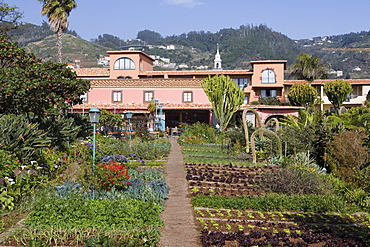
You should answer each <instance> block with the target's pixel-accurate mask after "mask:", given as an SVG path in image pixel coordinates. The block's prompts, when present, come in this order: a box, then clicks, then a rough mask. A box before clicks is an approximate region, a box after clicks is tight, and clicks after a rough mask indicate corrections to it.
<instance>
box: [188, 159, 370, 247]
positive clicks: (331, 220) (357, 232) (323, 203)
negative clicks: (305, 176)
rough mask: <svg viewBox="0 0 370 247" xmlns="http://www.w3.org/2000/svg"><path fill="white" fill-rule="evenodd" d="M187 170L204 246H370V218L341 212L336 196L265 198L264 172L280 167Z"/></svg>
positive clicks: (198, 166) (196, 166)
mask: <svg viewBox="0 0 370 247" xmlns="http://www.w3.org/2000/svg"><path fill="white" fill-rule="evenodd" d="M185 168H186V171H187V177H186V178H187V180H188V184H189V191H190V193H191V196H192V203H193V206H194V216H195V219H196V220H195V221H196V225H197V228H198V229H199V231H200V232H201V236H200V238H201V243H202V245H203V246H314V247H317V246H333V247H334V246H361V247H362V246H370V238H369V236H370V217H369V214H366V213H354V214H350V213H340V212H344V209H346V210H347V208H346V204H345V202H343V201H341V200H340V199H339V198H338V197H336V196H335V195H315V194H313V195H302V196H299V195H292V196H287V195H279V194H272V195H263V197H262V195H261V194H259V192H258V190H257V188H256V187H257V186H258V185H259V184H260V182H261V181H262V180H261V179H263V176H262V174H263V173H264V172H272V173H274V172H276V171H277V169H279V167H277V166H261V167H246V166H234V165H232V164H230V165H223V166H218V165H211V164H189V163H187V164H185ZM211 205H213V206H211ZM211 207H212V208H211ZM252 208H253V209H254V210H251V209H252ZM269 208H270V209H269ZM342 209H343V211H342ZM258 210H259V211H258ZM279 210H281V211H279ZM332 212H336V213H332Z"/></svg>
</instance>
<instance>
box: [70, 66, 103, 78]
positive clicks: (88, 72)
mask: <svg viewBox="0 0 370 247" xmlns="http://www.w3.org/2000/svg"><path fill="white" fill-rule="evenodd" d="M73 71H75V72H76V74H77V76H108V77H109V68H74V69H73Z"/></svg>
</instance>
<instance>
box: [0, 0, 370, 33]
mask: <svg viewBox="0 0 370 247" xmlns="http://www.w3.org/2000/svg"><path fill="white" fill-rule="evenodd" d="M3 1H4V2H6V3H9V4H10V5H11V6H17V7H19V10H20V11H21V12H23V15H24V18H23V21H24V22H29V23H33V24H36V25H40V24H41V23H42V21H43V20H45V21H47V18H46V17H45V16H44V17H42V16H41V14H40V13H41V7H42V4H41V2H39V1H38V0H3ZM76 2H77V8H76V9H74V10H72V12H71V15H70V17H69V22H70V26H69V29H71V30H75V31H76V32H77V33H78V34H79V35H80V36H81V37H82V38H83V39H86V40H90V39H92V38H97V37H98V35H101V34H105V33H107V34H111V35H114V36H117V37H120V38H121V39H124V40H126V39H134V38H136V35H137V33H138V32H139V31H142V30H145V29H149V30H151V31H155V32H158V33H160V34H162V35H163V36H169V35H179V34H182V33H188V32H190V31H210V32H217V31H219V30H220V29H223V28H234V29H236V28H239V26H241V25H248V24H253V25H259V24H265V25H267V26H268V27H269V28H271V29H272V30H274V31H277V32H280V33H282V34H285V35H287V36H288V37H289V38H292V39H305V38H313V37H318V36H330V35H338V34H345V33H350V32H360V31H369V30H370V14H369V10H370V1H369V0H351V1H350V0H310V1H307V0H263V1H256V0H254V1H250V0H103V1H102V0H76Z"/></svg>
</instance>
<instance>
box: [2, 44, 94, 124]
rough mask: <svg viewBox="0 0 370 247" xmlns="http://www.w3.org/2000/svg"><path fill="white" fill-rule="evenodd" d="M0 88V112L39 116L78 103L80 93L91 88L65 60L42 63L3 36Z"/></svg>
mask: <svg viewBox="0 0 370 247" xmlns="http://www.w3.org/2000/svg"><path fill="white" fill-rule="evenodd" d="M0 88H1V90H0V114H8V113H14V114H27V115H31V116H37V117H39V118H42V117H44V116H46V115H48V116H50V115H58V114H60V111H61V110H62V111H63V110H65V109H68V108H70V107H71V106H73V105H76V104H81V103H82V100H81V98H80V96H81V95H82V94H84V93H86V92H87V91H88V90H89V89H90V81H85V80H81V79H76V73H75V72H73V71H72V70H71V69H69V68H66V66H65V64H61V63H54V62H46V63H41V61H40V60H39V59H36V58H35V57H34V56H33V55H32V54H27V53H26V52H25V51H24V49H23V48H19V47H17V44H16V43H15V42H9V41H7V40H6V39H2V40H1V41H0ZM66 102H67V104H66Z"/></svg>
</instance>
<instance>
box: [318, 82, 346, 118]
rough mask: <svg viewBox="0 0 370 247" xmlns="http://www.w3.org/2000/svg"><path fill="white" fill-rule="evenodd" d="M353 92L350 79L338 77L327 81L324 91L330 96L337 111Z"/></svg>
mask: <svg viewBox="0 0 370 247" xmlns="http://www.w3.org/2000/svg"><path fill="white" fill-rule="evenodd" d="M351 92H352V86H351V84H350V83H349V82H348V81H344V80H340V79H337V80H334V81H329V82H326V83H325V85H324V93H325V94H326V95H327V96H328V99H329V101H330V102H331V103H332V104H333V106H334V108H335V110H336V111H337V113H338V111H339V108H340V106H341V105H342V104H343V102H344V101H345V100H346V99H347V97H348V95H349V94H350V93H351Z"/></svg>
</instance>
